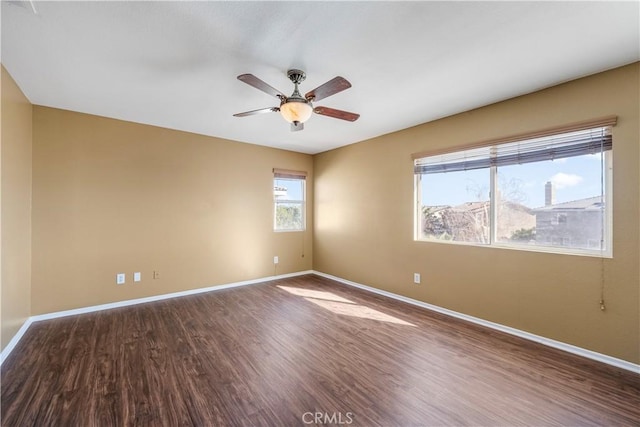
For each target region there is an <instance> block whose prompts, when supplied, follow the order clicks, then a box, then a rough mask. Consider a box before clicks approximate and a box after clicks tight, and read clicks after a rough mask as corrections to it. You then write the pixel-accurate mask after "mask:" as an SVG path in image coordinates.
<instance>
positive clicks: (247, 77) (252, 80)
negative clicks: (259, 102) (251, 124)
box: [238, 74, 287, 100]
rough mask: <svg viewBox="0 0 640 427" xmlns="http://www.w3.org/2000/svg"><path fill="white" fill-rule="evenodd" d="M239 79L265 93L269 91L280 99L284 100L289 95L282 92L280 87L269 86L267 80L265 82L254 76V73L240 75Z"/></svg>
mask: <svg viewBox="0 0 640 427" xmlns="http://www.w3.org/2000/svg"><path fill="white" fill-rule="evenodd" d="M238 80H240V81H241V82H245V83H246V84H248V85H249V86H253V87H255V88H256V89H259V90H261V91H263V92H264V93H268V94H269V95H271V96H275V97H276V98H279V99H280V100H284V99H286V98H287V96H286V95H285V94H284V93H282V92H280V91H279V90H278V89H276V88H274V87H272V86H269V85H268V84H266V83H265V82H263V81H262V80H260V79H259V78H257V77H256V76H254V75H253V74H241V75H239V76H238Z"/></svg>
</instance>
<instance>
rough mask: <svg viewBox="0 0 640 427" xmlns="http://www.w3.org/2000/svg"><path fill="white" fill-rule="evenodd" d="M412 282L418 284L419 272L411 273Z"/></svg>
mask: <svg viewBox="0 0 640 427" xmlns="http://www.w3.org/2000/svg"><path fill="white" fill-rule="evenodd" d="M413 283H415V284H417V285H419V284H420V273H413Z"/></svg>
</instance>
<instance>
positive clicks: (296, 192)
mask: <svg viewBox="0 0 640 427" xmlns="http://www.w3.org/2000/svg"><path fill="white" fill-rule="evenodd" d="M273 185H274V187H284V188H286V189H287V197H286V199H287V200H304V197H303V194H304V181H303V180H299V179H275V180H274V183H273Z"/></svg>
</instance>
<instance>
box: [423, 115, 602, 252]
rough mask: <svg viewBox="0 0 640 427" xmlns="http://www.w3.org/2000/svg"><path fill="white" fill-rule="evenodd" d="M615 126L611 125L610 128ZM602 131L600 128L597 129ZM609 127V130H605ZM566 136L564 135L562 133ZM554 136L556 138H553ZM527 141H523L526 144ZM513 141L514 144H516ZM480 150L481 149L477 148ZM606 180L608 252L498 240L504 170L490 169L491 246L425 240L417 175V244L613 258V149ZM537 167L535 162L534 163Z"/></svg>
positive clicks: (506, 140)
mask: <svg viewBox="0 0 640 427" xmlns="http://www.w3.org/2000/svg"><path fill="white" fill-rule="evenodd" d="M614 124H615V123H614ZM610 126H611V125H610ZM594 127H598V126H594ZM602 127H606V126H602ZM559 133H562V132H558V134H559ZM551 135H553V134H551ZM523 139H525V138H520V140H523ZM512 141H513V140H512ZM509 142H511V141H508V139H504V140H501V141H499V142H496V143H495V144H486V145H484V146H489V145H496V146H497V145H501V144H506V143H509ZM475 146H477V145H475ZM465 150H467V148H465V147H461V148H459V149H456V150H450V151H449V152H450V153H455V152H462V151H465ZM602 156H603V160H602V167H603V172H602V179H603V181H604V182H603V191H604V205H605V209H604V224H603V225H604V227H603V233H604V236H602V238H603V239H604V246H605V248H604V249H593V250H591V249H584V248H567V247H562V246H543V245H539V246H538V245H526V244H518V243H514V242H504V241H498V240H497V238H496V233H497V209H496V207H497V206H496V203H497V201H496V197H495V196H494V195H495V194H497V189H498V182H497V181H498V179H497V174H498V168H499V167H500V166H489V167H487V168H482V169H489V209H490V212H489V242H488V243H479V242H464V241H452V240H439V239H431V238H423V237H422V230H421V225H422V206H421V205H422V200H421V194H422V177H423V175H425V174H419V173H414V200H413V201H414V203H413V212H414V215H413V216H414V221H413V224H414V226H413V229H414V232H413V240H414V241H415V242H419V243H442V244H452V245H463V246H474V247H485V248H500V249H511V250H521V251H528V252H543V253H554V254H564V255H581V256H591V257H599V258H613V191H612V190H613V149H610V150H605V151H602ZM422 157H428V154H425V153H417V154H414V155H413V159H414V160H416V159H419V158H422ZM534 163H535V162H534Z"/></svg>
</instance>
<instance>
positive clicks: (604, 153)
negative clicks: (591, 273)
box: [414, 119, 613, 256]
mask: <svg viewBox="0 0 640 427" xmlns="http://www.w3.org/2000/svg"><path fill="white" fill-rule="evenodd" d="M610 120H612V119H610ZM612 146H613V141H612V137H611V129H610V126H599V127H590V128H587V129H580V130H571V131H569V132H563V133H556V134H550V135H549V134H547V135H544V136H540V137H534V138H528V139H520V140H510V141H509V142H501V143H493V144H489V145H482V146H479V147H476V148H470V149H466V150H461V151H455V152H447V153H442V154H437V155H423V154H420V155H415V156H414V173H415V195H416V205H415V206H416V212H415V237H416V240H427V241H438V242H458V243H465V244H474V245H493V246H507V247H513V248H520V249H529V250H539V251H551V252H562V253H575V254H591V255H597V256H610V255H611V194H610V193H611V192H610V191H609V188H610V181H611V169H612V166H611V151H612Z"/></svg>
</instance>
